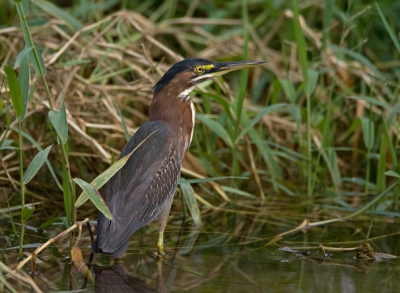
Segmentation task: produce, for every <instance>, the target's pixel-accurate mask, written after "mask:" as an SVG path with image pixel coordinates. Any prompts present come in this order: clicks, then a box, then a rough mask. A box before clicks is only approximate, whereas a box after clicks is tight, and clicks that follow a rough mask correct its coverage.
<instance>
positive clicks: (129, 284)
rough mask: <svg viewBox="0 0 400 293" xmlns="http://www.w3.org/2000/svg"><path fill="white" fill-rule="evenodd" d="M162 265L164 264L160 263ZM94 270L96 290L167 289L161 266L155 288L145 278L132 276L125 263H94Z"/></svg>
mask: <svg viewBox="0 0 400 293" xmlns="http://www.w3.org/2000/svg"><path fill="white" fill-rule="evenodd" d="M160 266H162V264H160ZM92 269H93V272H94V273H95V284H94V288H95V292H96V293H100V292H110V293H117V292H138V293H139V292H140V293H142V292H143V293H147V292H149V293H150V292H151V293H154V292H157V293H164V292H167V291H166V290H165V285H164V279H163V276H162V271H161V267H159V268H158V269H157V287H156V288H153V287H151V286H150V285H148V284H146V283H145V282H144V281H143V280H141V279H138V278H135V277H132V276H130V275H128V274H127V273H126V272H125V268H124V266H123V265H112V266H108V267H102V266H98V265H92Z"/></svg>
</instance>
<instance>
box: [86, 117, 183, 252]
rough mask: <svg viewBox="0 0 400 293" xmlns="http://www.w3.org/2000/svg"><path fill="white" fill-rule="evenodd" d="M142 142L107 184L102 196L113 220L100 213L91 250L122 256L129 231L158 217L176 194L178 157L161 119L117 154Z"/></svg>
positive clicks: (132, 231) (122, 154)
mask: <svg viewBox="0 0 400 293" xmlns="http://www.w3.org/2000/svg"><path fill="white" fill-rule="evenodd" d="M154 131H155V132H154ZM152 132H154V133H153V134H152V135H150V134H151V133H152ZM149 135H150V136H149ZM146 138H147V139H146ZM144 139H146V140H145V141H144V142H143V140H144ZM141 142H143V143H142V144H141V145H140V146H139V147H138V148H137V149H136V151H135V152H134V153H133V154H132V156H131V157H130V158H129V160H128V162H127V163H126V164H125V166H124V167H123V168H122V169H121V170H119V172H117V173H116V174H115V175H114V176H113V177H112V178H111V179H110V181H109V182H108V183H107V184H106V187H105V190H104V193H103V197H104V199H105V201H106V203H107V205H108V206H109V208H110V211H111V213H112V214H113V217H114V219H113V220H112V221H110V220H108V219H107V218H105V217H104V215H103V214H101V213H100V215H99V220H98V223H97V230H98V236H97V239H96V243H95V245H94V247H93V251H94V252H103V253H108V254H110V255H111V256H114V257H120V256H122V255H123V254H124V253H125V250H126V247H127V245H128V243H129V238H130V236H131V234H133V233H134V232H135V231H136V230H138V229H140V228H141V227H143V226H144V225H146V224H147V223H148V222H150V221H152V220H153V219H154V218H155V217H157V215H158V214H159V212H160V211H161V209H162V208H163V203H164V202H165V200H166V199H167V198H168V197H170V196H173V195H174V193H175V188H176V184H177V180H178V177H179V172H180V167H181V161H180V160H181V159H180V156H179V154H178V151H177V149H176V146H175V145H174V142H173V140H172V139H171V135H170V133H169V130H168V128H167V127H165V126H164V125H163V124H161V123H160V122H156V121H151V122H146V123H145V124H143V125H142V126H141V127H140V128H139V130H138V131H137V132H136V133H135V135H134V136H133V137H132V139H131V140H130V141H129V142H128V144H127V145H126V146H125V148H124V149H123V151H122V152H121V156H120V157H123V156H125V155H126V154H128V153H130V152H131V151H132V150H134V149H135V148H136V147H137V146H138V145H139V144H140V143H141Z"/></svg>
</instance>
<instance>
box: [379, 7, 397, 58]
mask: <svg viewBox="0 0 400 293" xmlns="http://www.w3.org/2000/svg"><path fill="white" fill-rule="evenodd" d="M375 5H376V9H377V10H378V12H379V16H380V17H381V19H382V22H383V24H384V25H385V28H386V30H387V31H388V33H389V35H390V38H391V39H392V41H393V43H394V45H395V46H396V48H397V51H399V53H400V43H399V37H398V36H396V34H395V33H394V31H393V30H392V28H391V27H390V25H389V23H388V21H387V19H386V17H385V15H384V14H383V13H382V10H381V9H380V8H379V5H378V3H376V1H375Z"/></svg>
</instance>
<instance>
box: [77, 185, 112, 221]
mask: <svg viewBox="0 0 400 293" xmlns="http://www.w3.org/2000/svg"><path fill="white" fill-rule="evenodd" d="M73 180H74V182H75V183H76V184H78V185H79V186H80V187H81V188H82V190H83V191H85V193H86V194H87V195H88V197H89V198H90V200H91V201H92V202H93V204H94V205H95V206H96V208H97V209H98V210H99V211H100V212H102V213H103V214H104V216H105V217H106V218H108V219H110V220H112V219H113V215H112V214H111V212H110V210H109V209H108V207H107V205H106V203H105V202H104V199H103V198H102V197H101V195H100V193H99V192H98V191H97V190H96V189H95V188H93V186H92V185H90V184H89V183H87V182H85V181H83V180H82V179H79V178H74V179H73Z"/></svg>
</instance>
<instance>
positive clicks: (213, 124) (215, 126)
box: [196, 114, 233, 148]
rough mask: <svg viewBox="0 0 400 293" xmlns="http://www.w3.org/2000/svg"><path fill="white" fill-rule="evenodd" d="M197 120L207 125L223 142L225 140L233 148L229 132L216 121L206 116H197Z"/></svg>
mask: <svg viewBox="0 0 400 293" xmlns="http://www.w3.org/2000/svg"><path fill="white" fill-rule="evenodd" d="M196 119H198V120H200V121H201V122H202V123H203V124H205V125H207V126H208V127H209V128H210V129H211V131H213V132H214V133H215V134H216V135H218V136H219V137H220V138H221V139H222V140H224V141H225V142H226V144H227V145H228V146H229V147H230V148H232V147H233V143H232V140H231V138H230V136H229V134H228V132H227V131H226V130H225V128H224V127H223V126H222V125H221V124H219V123H218V122H217V121H215V120H212V119H211V118H209V117H208V116H206V115H201V114H196Z"/></svg>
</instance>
